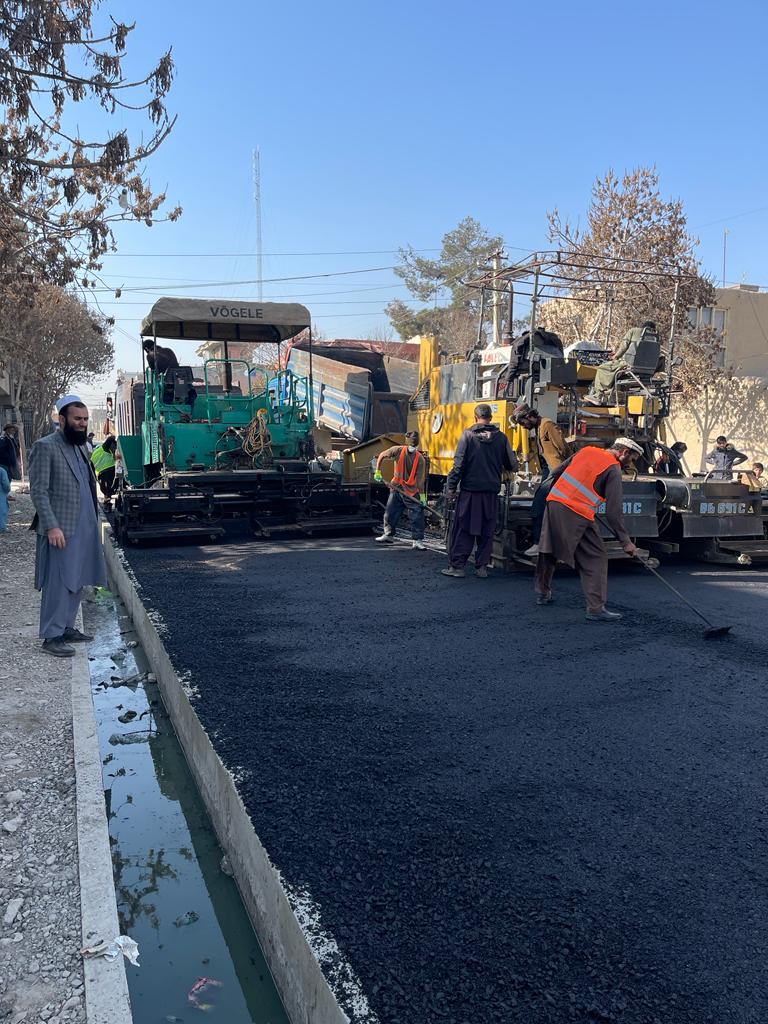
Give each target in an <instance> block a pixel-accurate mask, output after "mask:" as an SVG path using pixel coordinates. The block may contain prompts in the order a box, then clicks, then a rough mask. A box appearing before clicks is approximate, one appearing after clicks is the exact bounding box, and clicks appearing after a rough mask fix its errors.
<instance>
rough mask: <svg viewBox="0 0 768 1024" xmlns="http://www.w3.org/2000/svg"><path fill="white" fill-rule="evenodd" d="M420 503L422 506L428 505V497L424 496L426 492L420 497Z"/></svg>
mask: <svg viewBox="0 0 768 1024" xmlns="http://www.w3.org/2000/svg"><path fill="white" fill-rule="evenodd" d="M419 501H420V502H421V504H422V505H426V504H427V496H426V494H424V492H422V493H421V494H420V495H419Z"/></svg>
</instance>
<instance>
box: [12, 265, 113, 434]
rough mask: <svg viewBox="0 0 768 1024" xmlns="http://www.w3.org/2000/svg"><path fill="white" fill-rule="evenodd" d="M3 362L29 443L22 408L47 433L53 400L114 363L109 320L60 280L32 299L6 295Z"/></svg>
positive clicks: (35, 428) (21, 431)
mask: <svg viewBox="0 0 768 1024" xmlns="http://www.w3.org/2000/svg"><path fill="white" fill-rule="evenodd" d="M0 318H2V319H1V320H0V323H2V327H0V332H1V333H0V366H2V367H3V368H4V369H7V370H8V372H9V377H10V380H11V404H12V405H13V408H14V412H15V414H16V422H17V423H18V424H19V434H20V441H21V445H22V451H24V447H25V444H26V438H25V437H24V425H23V419H22V415H21V412H22V408H25V409H28V410H30V411H31V413H32V427H33V434H34V436H39V435H40V434H43V433H46V432H47V429H48V427H49V425H50V416H51V410H52V408H53V404H54V402H55V401H56V399H57V398H59V397H61V395H64V394H66V393H67V392H68V391H71V389H72V386H73V385H74V383H75V382H82V383H90V382H91V381H93V380H94V379H95V378H97V377H99V376H101V375H102V374H104V373H106V372H107V371H108V370H109V369H110V367H111V366H112V359H113V346H112V342H111V340H110V334H109V332H110V327H109V324H108V322H107V320H106V319H105V318H104V317H102V316H99V315H97V314H95V313H94V312H93V311H92V310H91V309H89V308H88V307H87V306H86V305H85V303H84V302H82V301H81V300H80V299H78V298H76V297H75V296H73V295H71V294H69V293H68V292H66V291H64V290H63V289H62V288H59V287H58V286H56V285H46V284H44V285H40V287H39V288H38V289H37V290H36V292H35V293H34V298H33V299H32V300H30V299H29V297H28V295H26V294H23V295H22V297H21V300H20V301H18V300H17V301H11V300H10V299H9V297H8V294H7V293H6V295H5V296H4V298H3V299H2V301H0Z"/></svg>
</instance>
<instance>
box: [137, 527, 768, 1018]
mask: <svg viewBox="0 0 768 1024" xmlns="http://www.w3.org/2000/svg"><path fill="white" fill-rule="evenodd" d="M128 556H129V558H130V562H131V564H132V566H133V569H134V571H135V573H136V575H137V577H138V580H139V582H140V583H141V586H142V587H143V596H144V598H145V601H146V602H147V604H149V605H150V606H153V607H155V608H156V609H157V610H158V611H160V613H161V614H162V616H163V618H164V619H165V622H166V624H167V625H168V628H169V636H168V640H167V646H168V649H169V651H170V653H171V655H172V657H173V660H174V662H175V664H176V666H177V669H179V670H181V671H185V672H189V674H190V675H191V677H192V681H193V682H194V683H195V684H196V685H197V686H198V687H199V691H200V696H199V698H198V699H197V700H196V708H197V711H198V713H199V715H200V718H201V720H202V721H203V723H204V725H205V726H206V728H207V729H208V731H209V733H210V734H211V736H212V737H213V738H214V743H215V746H216V748H217V750H218V752H219V753H220V755H221V757H222V759H223V760H224V762H225V764H227V765H228V767H230V768H232V769H235V770H236V773H237V776H238V777H239V778H240V779H241V780H242V781H241V782H240V787H241V793H242V796H243V798H244V800H245V802H246V805H247V806H248V809H249V811H250V813H251V815H252V817H253V821H254V825H255V827H256V830H257V832H258V833H259V835H260V837H261V839H262V841H263V843H264V845H265V846H266V848H267V850H268V852H269V854H270V856H271V857H272V859H273V861H274V863H275V864H276V865H277V867H278V868H279V869H280V871H281V872H282V873H283V875H284V877H285V878H286V879H287V880H288V882H289V883H291V884H292V885H296V886H299V887H301V888H304V889H306V890H308V891H309V892H310V893H311V895H312V897H313V898H314V900H315V901H316V902H317V903H318V904H319V906H320V911H321V915H322V923H323V926H324V927H325V928H326V929H327V931H329V932H330V933H331V934H332V935H333V936H334V937H335V938H336V940H337V942H338V944H339V946H340V948H341V950H342V953H343V954H344V956H345V957H346V958H347V960H348V961H349V962H350V963H351V965H352V967H353V968H354V970H355V972H356V973H357V975H358V976H359V978H360V980H361V982H362V986H363V989H364V991H365V993H366V995H367V997H368V999H369V1002H370V1005H371V1007H372V1009H373V1011H374V1012H375V1013H376V1015H377V1016H378V1019H379V1020H380V1021H381V1022H382V1024H496V1022H499V1024H501V1022H504V1024H507V1022H521V1024H522V1022H525V1024H543V1022H552V1024H554V1022H558V1024H559V1022H564V1021H579V1022H590V1021H604V1022H621V1024H657V1022H658V1024H682V1022H690V1024H704V1022H710V1021H711V1022H714V1024H729V1022H734V1024H737V1022H738V1024H748V1022H749V1024H751V1022H754V1024H765V1021H766V1020H768V886H767V885H766V882H767V880H768V879H767V876H768V867H767V865H768V859H767V858H766V806H767V805H768V799H767V798H768V792H767V790H768V786H767V785H766V783H767V782H768V743H767V742H766V736H767V733H768V727H767V725H766V722H767V721H768V671H767V670H766V658H767V656H768V645H767V644H766V629H765V622H766V614H765V613H766V609H767V608H768V605H767V604H766V597H767V596H768V570H767V571H765V573H760V572H759V571H753V570H731V569H726V570H723V569H719V568H713V567H705V566H686V567H678V568H674V567H673V568H669V567H667V568H665V569H664V571H665V572H666V573H668V575H669V578H670V579H671V580H672V582H674V583H675V584H676V585H678V586H680V587H681V588H682V589H683V590H684V592H685V593H686V594H687V595H688V596H689V597H691V598H695V599H696V600H698V601H699V602H700V604H701V606H702V608H703V609H704V611H705V612H707V613H709V614H710V615H711V617H712V618H713V619H714V620H715V621H716V622H718V623H720V622H723V623H727V624H733V625H734V626H735V627H736V628H735V629H734V632H733V634H732V636H731V637H730V638H729V639H727V640H719V641H704V640H702V639H701V631H700V629H699V625H698V623H697V621H696V620H695V618H694V617H693V616H692V614H691V613H690V612H689V611H688V610H687V609H685V608H684V607H679V606H678V605H676V604H675V603H674V600H673V599H672V598H671V595H669V594H668V593H667V592H666V591H665V590H663V589H662V588H661V586H660V585H659V584H658V583H657V582H656V581H655V580H653V579H652V578H651V577H650V576H649V575H648V574H645V573H643V571H642V570H641V569H636V570H629V571H628V570H624V571H621V570H620V571H619V572H618V573H612V577H611V586H610V602H609V603H610V605H611V606H612V607H613V608H615V609H618V610H620V611H623V612H624V613H625V618H624V619H623V621H622V622H621V623H620V624H618V625H607V624H590V623H586V622H585V621H584V615H583V606H582V600H581V593H580V590H579V585H578V580H577V579H576V578H575V577H573V576H570V577H569V576H563V577H558V578H557V579H556V603H555V604H554V605H552V606H550V607H546V608H539V607H536V606H535V605H534V602H533V595H532V584H531V579H530V577H529V576H526V575H515V576H499V577H495V578H490V579H487V580H480V579H476V578H474V577H473V576H471V575H470V576H469V577H468V578H467V579H466V580H454V579H447V578H445V577H442V576H440V574H439V569H440V567H441V566H442V565H443V564H444V562H443V560H442V558H441V557H439V556H438V555H436V554H434V553H430V552H416V551H411V550H410V548H409V547H405V546H400V545H397V546H395V547H387V548H384V549H382V547H381V546H380V545H374V544H373V543H372V541H371V539H369V538H365V539H360V538H358V539H351V540H348V539H341V540H323V541H311V542H308V541H287V542H284V543H273V542H261V543H259V542H244V543H242V544H240V543H237V544H226V545H221V546H214V545H212V546H209V547H202V548H198V547H189V546H185V547H176V548H148V549H144V550H133V551H129V552H128ZM233 1024H235V1022H233Z"/></svg>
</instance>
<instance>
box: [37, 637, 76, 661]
mask: <svg viewBox="0 0 768 1024" xmlns="http://www.w3.org/2000/svg"><path fill="white" fill-rule="evenodd" d="M43 650H44V651H45V652H46V654H52V655H53V656H54V658H73V657H74V656H75V648H74V647H70V645H69V644H66V643H64V637H63V636H55V637H53V638H52V639H50V640H43Z"/></svg>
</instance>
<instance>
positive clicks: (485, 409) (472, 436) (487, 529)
mask: <svg viewBox="0 0 768 1024" xmlns="http://www.w3.org/2000/svg"><path fill="white" fill-rule="evenodd" d="M492 415H493V413H492V411H491V407H490V405H485V404H483V405H478V406H476V407H475V423H474V426H472V427H469V429H468V430H465V431H464V433H463V434H462V435H461V438H460V440H459V443H458V445H457V447H456V455H455V456H454V460H453V469H452V470H451V471H450V473H449V474H448V482H447V485H446V493H447V496H448V499H449V501H451V500H453V499H454V498H455V497H456V490H457V488H459V486H460V488H461V489H460V493H459V496H458V499H457V501H456V507H455V510H454V514H453V525H452V528H451V536H450V539H449V543H448V562H449V565H448V568H447V569H443V570H442V573H443V575H444V576H454V577H457V578H459V579H461V578H463V577H464V576H465V575H466V573H465V572H464V566H465V565H466V563H467V559H468V558H469V556H470V554H471V553H472V548H473V547H474V546H475V543H476V544H477V550H476V551H475V575H476V576H480V577H483V578H484V577H486V576H487V575H488V563H489V562H490V560H491V549H492V547H493V534H494V531H495V529H496V517H497V511H498V503H499V490H500V489H501V475H502V473H504V472H511V473H514V472H516V471H517V469H518V461H517V456H516V455H515V453H514V452H513V451H512V446H511V445H510V443H509V440H508V438H507V436H506V434H502V432H501V431H500V430H499V428H498V427H497V426H496V424H495V423H491V417H492Z"/></svg>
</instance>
